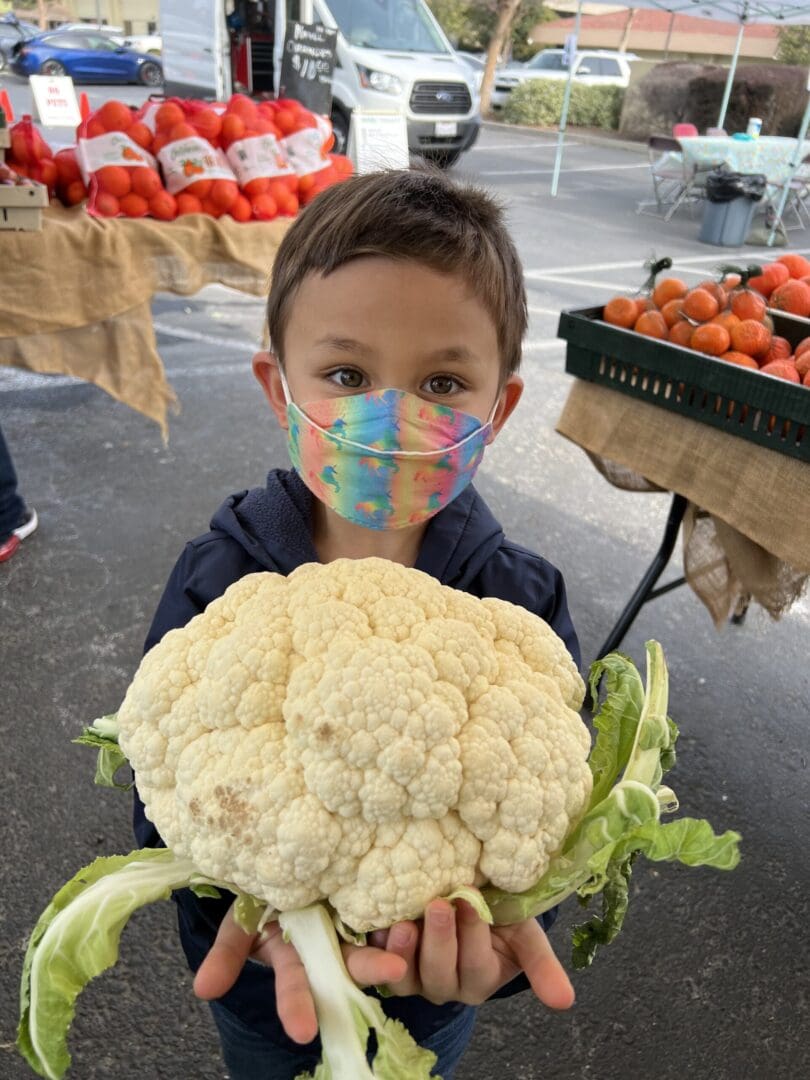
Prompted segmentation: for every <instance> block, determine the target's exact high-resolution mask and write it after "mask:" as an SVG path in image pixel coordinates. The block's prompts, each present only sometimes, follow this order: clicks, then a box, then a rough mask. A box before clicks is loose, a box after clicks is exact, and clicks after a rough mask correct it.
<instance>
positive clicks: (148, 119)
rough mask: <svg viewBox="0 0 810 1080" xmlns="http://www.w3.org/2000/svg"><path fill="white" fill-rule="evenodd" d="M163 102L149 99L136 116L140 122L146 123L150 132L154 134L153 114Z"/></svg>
mask: <svg viewBox="0 0 810 1080" xmlns="http://www.w3.org/2000/svg"><path fill="white" fill-rule="evenodd" d="M162 104H163V103H162V102H160V101H150V102H149V104H148V105H147V106H146V108H145V109H144V110H143V112H142V114H141V115H140V116H139V117H138V119H139V120H140V122H141V123H142V124H146V126H147V127H148V128H149V130H150V131H151V132H152V134H153V135H154V134H155V128H156V125H155V114H156V113H157V111H158V109H159V108H160V106H161V105H162Z"/></svg>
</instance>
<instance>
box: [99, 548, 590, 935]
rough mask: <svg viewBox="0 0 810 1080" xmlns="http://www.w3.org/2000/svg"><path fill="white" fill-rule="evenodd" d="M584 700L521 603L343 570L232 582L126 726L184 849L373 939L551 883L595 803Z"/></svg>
mask: <svg viewBox="0 0 810 1080" xmlns="http://www.w3.org/2000/svg"><path fill="white" fill-rule="evenodd" d="M583 693H584V687H583V684H582V680H581V679H580V677H579V674H578V672H577V670H576V668H575V666H574V663H573V661H572V660H571V657H570V656H569V655H568V652H567V651H566V649H565V646H564V645H563V643H562V641H561V640H560V639H559V638H558V637H557V635H556V634H555V633H554V632H553V631H552V630H551V629H550V627H548V626H547V625H546V624H545V623H544V622H543V621H542V620H541V619H539V618H537V617H536V616H534V615H532V614H531V613H529V612H527V611H525V610H524V609H522V608H520V607H516V606H515V605H513V604H508V603H506V602H504V601H501V600H495V599H486V600H479V599H476V598H475V597H472V596H468V595H466V594H464V593H461V592H458V591H456V590H454V589H450V588H447V587H445V586H442V585H440V584H439V583H438V582H436V581H435V580H434V579H433V578H431V577H429V576H428V575H426V574H423V573H421V572H419V571H416V570H411V569H407V568H405V567H403V566H399V565H398V564H395V563H390V562H387V561H385V560H382V559H363V560H349V559H342V560H338V561H337V562H334V563H330V564H328V565H325V566H324V565H320V564H315V563H312V564H307V565H306V566H302V567H300V568H299V569H298V570H296V571H294V572H293V573H292V574H290V576H289V577H286V578H285V577H283V576H281V575H278V574H269V573H262V574H252V575H250V576H248V577H245V578H243V579H241V580H240V581H239V582H237V583H236V584H235V585H233V586H231V588H230V589H228V590H227V592H226V593H225V594H224V595H223V596H222V597H220V598H219V599H218V600H216V601H214V602H213V603H212V604H210V605H209V607H208V608H207V609H206V610H205V611H204V612H203V613H202V614H201V615H198V616H197V617H196V618H194V619H192V621H191V622H190V623H189V624H188V626H187V627H185V628H184V629H182V630H173V631H171V632H169V633H168V634H167V635H166V636H165V638H164V639H163V641H162V642H161V643H160V644H159V645H157V646H156V647H155V648H154V649H153V650H152V651H151V652H150V653H149V654H148V655H147V656H146V657H145V658H144V660H143V662H142V664H141V667H140V668H139V670H138V673H137V675H136V677H135V679H134V680H133V682H132V685H131V686H130V689H129V691H128V693H127V696H126V699H125V701H124V704H123V705H122V707H121V710H120V712H119V714H118V720H119V726H120V742H121V745H122V748H123V750H124V752H125V753H126V754H127V757H128V758H129V760H130V762H131V763H132V766H133V768H134V769H135V772H136V774H137V780H138V788H139V791H140V794H141V797H142V798H143V800H144V803H145V806H146V812H147V814H148V816H149V817H150V819H151V820H152V821H153V822H154V823H155V825H156V827H157V829H158V831H159V832H160V834H161V835H162V836H163V838H164V840H165V841H166V843H167V844H168V845H169V846H170V847H171V848H172V849H173V850H174V851H175V852H176V853H177V854H178V855H179V856H181V857H189V858H191V859H192V860H193V862H194V864H195V866H196V867H197V868H198V869H199V871H200V872H201V873H202V874H205V875H206V876H209V877H211V878H215V879H217V880H221V881H227V882H230V883H232V884H233V885H234V887H235V888H238V889H240V890H242V891H244V892H248V893H251V894H254V895H256V896H258V897H261V898H262V899H264V900H266V901H267V902H268V903H270V904H272V905H273V906H274V907H276V908H278V909H279V910H290V909H291V908H295V907H301V906H303V905H306V904H309V903H313V902H315V901H317V900H321V899H328V900H329V901H330V902H331V903H332V905H333V906H334V908H335V909H336V911H337V913H338V915H339V916H340V917H341V918H342V919H343V921H344V922H345V923H346V924H347V925H349V926H352V927H354V928H355V929H356V930H368V929H371V928H373V927H380V926H388V925H390V924H391V923H392V922H394V921H396V920H398V919H403V918H412V917H416V916H418V915H419V914H421V912H422V911H423V910H424V907H425V905H426V904H427V903H428V902H429V901H430V900H431V899H433V898H434V897H436V896H440V895H445V894H447V893H450V892H452V891H453V890H454V889H456V888H458V887H460V886H462V885H470V884H473V883H475V884H478V885H480V884H482V883H483V882H485V881H490V882H491V883H492V884H493V885H496V886H498V887H500V888H502V889H506V890H509V891H521V890H523V889H525V888H528V887H529V886H530V885H532V884H533V883H534V882H535V881H536V880H537V879H538V878H539V877H540V876H541V875H542V874H543V872H544V870H545V868H546V867H547V865H548V862H549V859H550V858H551V857H552V856H553V855H554V854H555V853H556V851H557V850H558V849H559V847H560V845H561V843H562V840H563V838H564V836H565V835H566V833H567V832H568V831H569V829H570V827H571V825H572V824H573V823H574V822H575V821H576V820H577V819H578V817H579V816H581V814H582V813H583V812H584V809H585V806H586V805H587V801H588V798H589V795H590V790H591V773H590V769H589V767H588V765H587V755H588V751H589V748H590V738H589V735H588V731H587V728H586V727H585V725H584V724H583V722H582V720H581V719H580V717H579V715H578V714H577V712H576V709H578V708H579V707H580V705H581V702H582V697H583Z"/></svg>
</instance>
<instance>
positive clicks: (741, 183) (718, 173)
mask: <svg viewBox="0 0 810 1080" xmlns="http://www.w3.org/2000/svg"><path fill="white" fill-rule="evenodd" d="M767 184H768V178H767V177H766V176H763V175H762V174H761V173H738V172H732V171H731V170H730V169H725V168H721V169H713V170H712V171H711V172H710V173H708V174H707V175H706V198H707V199H708V200H709V202H714V203H724V202H731V200H732V199H750V200H751V201H752V202H759V201H760V199H762V197H763V196H764V195H765V188H766V187H767Z"/></svg>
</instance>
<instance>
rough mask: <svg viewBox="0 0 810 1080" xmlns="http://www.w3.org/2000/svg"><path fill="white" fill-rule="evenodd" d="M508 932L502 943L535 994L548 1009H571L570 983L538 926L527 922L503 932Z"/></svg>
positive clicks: (572, 996) (572, 994) (571, 990)
mask: <svg viewBox="0 0 810 1080" xmlns="http://www.w3.org/2000/svg"><path fill="white" fill-rule="evenodd" d="M507 929H511V933H508V934H505V935H504V936H505V940H507V941H508V943H509V945H510V946H511V950H512V952H513V954H514V958H515V962H516V963H517V964H518V965H519V967H520V968H522V970H523V971H525V973H526V977H527V978H528V980H529V982H530V983H531V985H532V990H534V992H535V994H536V995H537V996H538V997H539V998H540V1000H541V1001H542V1002H543V1004H544V1005H548V1007H549V1008H550V1009H570V1008H571V1006H572V1005H573V1004H574V998H575V995H574V988H573V986H572V985H571V980H570V979H569V978H568V975H567V974H566V972H565V968H564V967H563V966H562V964H561V963H560V961H559V960H558V959H557V957H556V956H555V954H554V950H553V949H552V947H551V944H550V942H549V940H548V938H547V937H546V935H545V934H544V933H543V931H542V929H541V928H540V926H539V925H538V924H537V922H536V921H535V920H534V919H527V920H526V922H523V923H518V924H517V925H515V926H514V927H512V928H506V927H504V928H503V930H504V931H506V930H507Z"/></svg>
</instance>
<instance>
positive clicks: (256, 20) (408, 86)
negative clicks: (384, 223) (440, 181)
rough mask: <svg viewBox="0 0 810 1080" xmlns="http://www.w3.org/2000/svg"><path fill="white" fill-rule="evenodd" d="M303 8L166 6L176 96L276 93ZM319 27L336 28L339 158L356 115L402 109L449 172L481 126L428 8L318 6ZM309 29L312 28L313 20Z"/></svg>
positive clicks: (406, 4)
mask: <svg viewBox="0 0 810 1080" xmlns="http://www.w3.org/2000/svg"><path fill="white" fill-rule="evenodd" d="M300 7H301V5H299V4H298V3H295V2H292V3H291V2H290V0H286V2H280V3H274V2H273V0H270V2H261V0H259V2H254V0H195V3H194V4H189V3H188V2H187V0H160V31H161V36H162V39H163V51H162V63H163V73H164V80H165V81H164V86H165V92H166V94H167V95H171V94H178V95H180V96H187V97H192V96H196V97H209V98H218V99H223V98H227V97H228V96H229V95H230V94H231V93H232V91H233V90H242V91H244V92H245V93H249V94H261V93H268V92H273V91H274V89H275V87H276V85H277V82H278V75H279V72H280V69H281V53H282V49H283V44H284V26H285V23H286V21H287V19H288V18H292V19H295V18H300ZM307 7H308V8H309V9H310V10H311V12H312V19H313V21H315V22H321V23H323V24H324V25H325V26H328V27H330V28H337V30H338V38H337V66H336V69H335V75H334V80H333V85H332V124H333V127H334V129H335V140H336V149H337V150H338V151H345V147H346V143H347V139H348V133H349V122H350V118H351V114H352V111H353V110H354V109H368V110H381V109H384V110H394V111H397V112H401V113H402V114H403V115H404V116H405V118H406V121H407V127H408V143H409V146H410V150H411V152H412V153H414V154H419V155H421V156H422V157H425V158H428V159H429V160H432V161H434V162H435V163H436V164H438V165H440V166H442V167H448V166H450V165H452V164H453V163H454V162H455V161H457V160H458V158H459V156H460V155H461V154H462V153H463V152H464V151H465V150H468V149H469V148H470V147H471V146H472V145H473V143H474V142H475V140H476V139H477V138H478V133H479V130H480V126H481V116H480V98H479V94H478V89H477V86H476V79H475V75H474V73H473V72H472V71H471V70H470V69H469V68H468V67H467V66H466V65H465V64H464V63H463V61H462V60H460V59H459V57H458V56H457V55H456V54H455V52H454V51H453V49H452V47H451V45H450V43H449V41H448V40H447V38H446V36H445V34H444V31H443V30H442V29H441V27H440V26H439V24H438V23H437V22H436V19H435V18H434V17H433V14H432V13H431V11H430V10H429V8H428V7H427V5H426V4H425V3H424V0H328V4H327V2H326V0H310V4H308V5H307ZM307 21H309V20H307Z"/></svg>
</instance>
